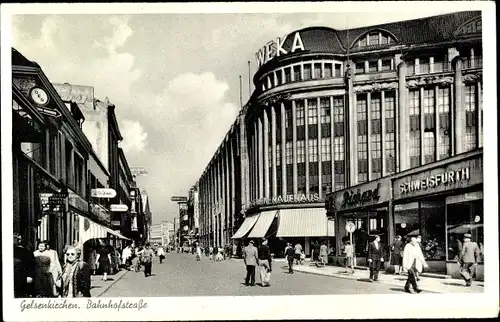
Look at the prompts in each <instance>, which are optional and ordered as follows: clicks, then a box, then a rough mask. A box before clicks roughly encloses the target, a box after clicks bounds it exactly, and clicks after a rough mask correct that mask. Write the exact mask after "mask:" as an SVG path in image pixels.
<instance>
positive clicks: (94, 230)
mask: <svg viewBox="0 0 500 322" xmlns="http://www.w3.org/2000/svg"><path fill="white" fill-rule="evenodd" d="M108 229H109V228H106V227H104V226H102V225H99V224H98V223H95V222H93V221H92V220H90V219H88V218H85V217H82V216H80V243H81V245H83V244H84V243H85V242H86V241H88V240H90V239H101V238H106V237H108Z"/></svg>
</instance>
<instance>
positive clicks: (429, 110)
mask: <svg viewBox="0 0 500 322" xmlns="http://www.w3.org/2000/svg"><path fill="white" fill-rule="evenodd" d="M423 111H424V142H423V143H424V164H427V163H432V162H434V161H435V153H436V143H435V138H434V133H435V114H434V89H433V88H432V89H427V88H426V89H424V106H423Z"/></svg>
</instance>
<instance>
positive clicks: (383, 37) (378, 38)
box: [353, 30, 397, 48]
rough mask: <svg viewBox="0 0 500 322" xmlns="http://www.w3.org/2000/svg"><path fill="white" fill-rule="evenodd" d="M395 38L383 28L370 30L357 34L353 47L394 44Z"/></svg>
mask: <svg viewBox="0 0 500 322" xmlns="http://www.w3.org/2000/svg"><path fill="white" fill-rule="evenodd" d="M396 42H397V41H396V39H395V38H394V36H393V35H391V34H390V33H389V32H387V31H384V30H371V31H369V32H367V33H364V34H362V35H361V36H359V37H358V38H357V39H356V40H355V42H354V46H353V47H354V48H363V47H373V46H386V45H391V44H396Z"/></svg>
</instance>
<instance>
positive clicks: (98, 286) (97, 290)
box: [90, 269, 129, 297]
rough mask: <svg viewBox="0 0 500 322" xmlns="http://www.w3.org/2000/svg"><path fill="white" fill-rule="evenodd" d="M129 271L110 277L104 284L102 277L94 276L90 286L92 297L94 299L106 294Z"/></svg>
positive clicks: (122, 271) (124, 270)
mask: <svg viewBox="0 0 500 322" xmlns="http://www.w3.org/2000/svg"><path fill="white" fill-rule="evenodd" d="M128 272H129V271H127V270H126V269H122V270H121V271H119V272H118V273H116V274H115V275H108V280H107V281H106V282H104V281H103V280H102V275H92V276H91V286H90V295H92V297H99V296H101V295H102V294H103V293H104V292H106V291H107V290H108V289H109V288H110V287H111V286H113V284H115V283H116V282H118V281H119V280H120V279H121V278H122V277H123V276H125V274H127V273H128Z"/></svg>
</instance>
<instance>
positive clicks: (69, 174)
mask: <svg viewBox="0 0 500 322" xmlns="http://www.w3.org/2000/svg"><path fill="white" fill-rule="evenodd" d="M65 142H66V149H65V151H66V155H65V159H64V160H65V161H66V164H65V169H66V184H68V185H69V186H71V187H72V188H74V187H73V182H72V181H71V178H72V177H73V166H72V164H71V159H72V158H73V146H72V145H71V143H70V142H68V141H66V140H65Z"/></svg>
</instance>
